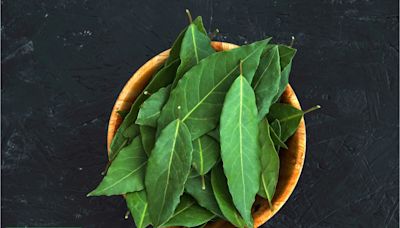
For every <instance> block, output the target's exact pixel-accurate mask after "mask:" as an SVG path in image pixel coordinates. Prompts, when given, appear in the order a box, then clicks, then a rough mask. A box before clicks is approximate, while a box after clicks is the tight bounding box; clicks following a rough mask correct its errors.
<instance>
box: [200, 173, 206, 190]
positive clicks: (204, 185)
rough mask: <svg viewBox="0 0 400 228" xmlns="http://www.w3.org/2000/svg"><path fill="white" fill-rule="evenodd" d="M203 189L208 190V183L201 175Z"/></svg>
mask: <svg viewBox="0 0 400 228" xmlns="http://www.w3.org/2000/svg"><path fill="white" fill-rule="evenodd" d="M201 189H202V190H206V181H205V180H204V175H201Z"/></svg>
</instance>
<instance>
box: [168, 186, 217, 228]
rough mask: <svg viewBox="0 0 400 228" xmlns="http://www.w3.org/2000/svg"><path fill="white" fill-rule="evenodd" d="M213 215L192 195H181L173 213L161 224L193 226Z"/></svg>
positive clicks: (208, 219)
mask: <svg viewBox="0 0 400 228" xmlns="http://www.w3.org/2000/svg"><path fill="white" fill-rule="evenodd" d="M214 217H215V215H214V214H213V213H211V212H209V211H208V210H206V209H204V208H202V207H200V206H199V205H198V204H197V203H196V201H195V200H193V198H192V197H190V196H188V195H185V194H184V195H183V196H182V197H181V201H180V203H179V205H178V207H177V208H176V210H175V212H174V215H173V216H172V217H171V218H170V219H169V220H168V222H166V223H165V224H163V226H167V227H169V226H186V227H194V226H198V225H201V224H203V223H206V222H208V221H210V220H211V219H213V218H214Z"/></svg>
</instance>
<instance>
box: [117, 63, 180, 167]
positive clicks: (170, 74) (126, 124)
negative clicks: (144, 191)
mask: <svg viewBox="0 0 400 228" xmlns="http://www.w3.org/2000/svg"><path fill="white" fill-rule="evenodd" d="M179 63H180V60H179V59H176V60H174V61H172V62H171V63H170V64H169V65H167V66H165V67H164V68H162V69H161V70H160V71H158V72H157V73H156V74H155V75H154V76H153V77H152V79H151V80H150V82H149V84H147V86H146V87H145V89H144V90H143V91H147V92H148V93H150V94H152V93H155V92H156V91H158V90H159V89H160V88H162V87H166V86H168V85H169V84H171V83H172V82H173V80H174V78H175V74H176V69H177V68H178V66H179ZM148 97H149V96H148V95H145V94H144V93H141V94H139V96H138V97H137V98H136V99H135V101H134V102H133V104H132V106H131V109H130V111H129V113H128V114H127V115H126V117H125V119H124V120H123V121H122V123H121V125H120V126H119V128H118V130H117V132H116V133H115V136H114V138H113V140H112V142H111V145H110V156H109V159H110V160H111V161H112V160H113V158H114V157H115V156H116V155H117V154H118V153H119V151H120V150H121V149H122V148H124V146H126V144H127V142H129V141H131V140H132V139H133V138H134V137H135V136H136V135H133V136H132V135H131V136H130V137H126V136H125V135H126V134H124V132H125V131H126V129H128V128H130V127H132V125H134V124H135V120H136V118H137V115H138V112H139V108H140V106H141V105H142V103H143V102H144V101H145V100H146V99H147V98H148Z"/></svg>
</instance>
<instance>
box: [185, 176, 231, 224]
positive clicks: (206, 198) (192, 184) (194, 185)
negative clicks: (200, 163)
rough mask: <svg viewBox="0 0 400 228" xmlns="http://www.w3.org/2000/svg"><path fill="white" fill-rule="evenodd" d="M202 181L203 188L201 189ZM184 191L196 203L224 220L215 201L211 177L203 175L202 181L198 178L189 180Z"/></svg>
mask: <svg viewBox="0 0 400 228" xmlns="http://www.w3.org/2000/svg"><path fill="white" fill-rule="evenodd" d="M203 180H204V183H205V184H204V185H205V188H204V189H203ZM185 191H186V192H187V193H188V194H190V195H191V196H192V197H193V198H194V199H196V201H197V203H198V204H199V205H200V206H202V207H204V208H206V209H207V210H209V211H211V212H212V213H214V214H215V215H217V216H219V217H220V218H224V216H223V215H222V212H221V210H220V209H219V206H218V203H217V201H216V199H215V196H214V192H213V189H212V186H211V176H210V175H205V176H204V179H203V178H202V177H200V176H198V177H194V178H189V179H188V180H187V181H186V184H185Z"/></svg>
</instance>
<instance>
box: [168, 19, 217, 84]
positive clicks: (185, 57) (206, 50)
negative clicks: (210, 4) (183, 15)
mask: <svg viewBox="0 0 400 228" xmlns="http://www.w3.org/2000/svg"><path fill="white" fill-rule="evenodd" d="M199 23H201V25H202V24H203V23H202V20H201V18H199ZM214 52H215V51H214V49H213V48H212V47H211V40H210V38H209V37H208V36H207V34H204V33H202V32H201V31H200V30H199V28H198V26H197V25H196V24H194V23H192V24H191V25H189V27H188V28H187V30H186V32H185V35H184V36H183V39H182V44H181V49H180V54H179V58H180V59H181V64H180V65H179V67H178V70H177V72H176V78H175V80H174V82H173V83H172V88H174V87H175V86H176V84H177V83H178V80H179V79H181V78H182V76H183V75H184V74H185V73H186V72H187V71H188V70H189V69H190V68H192V67H193V66H194V65H196V64H198V63H199V62H200V60H202V59H204V58H205V57H207V56H209V55H211V54H212V53H214Z"/></svg>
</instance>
